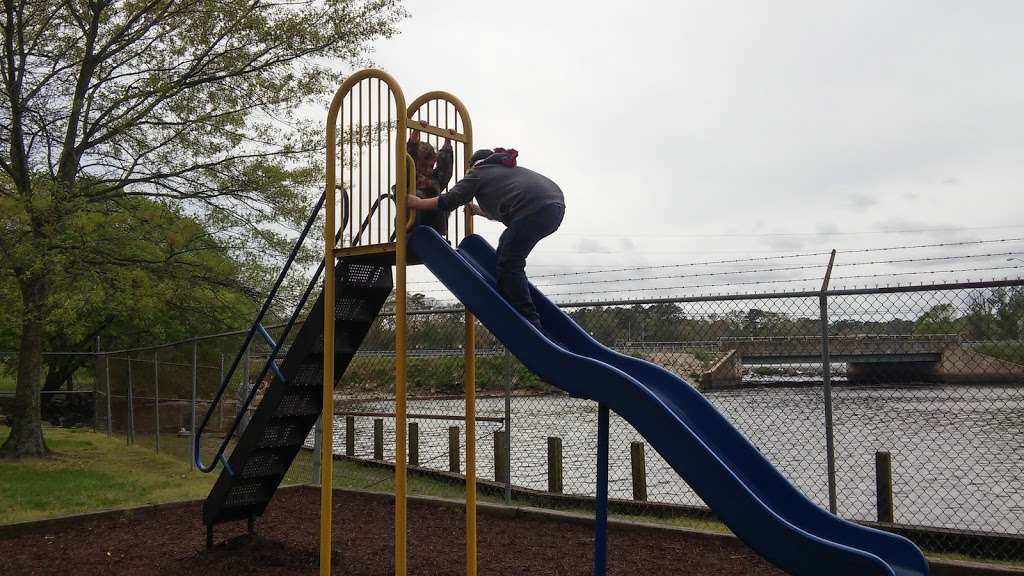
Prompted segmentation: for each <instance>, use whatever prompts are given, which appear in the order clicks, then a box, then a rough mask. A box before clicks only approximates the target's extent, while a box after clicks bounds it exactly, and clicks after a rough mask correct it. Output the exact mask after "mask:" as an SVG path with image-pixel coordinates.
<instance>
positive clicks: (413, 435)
mask: <svg viewBox="0 0 1024 576" xmlns="http://www.w3.org/2000/svg"><path fill="white" fill-rule="evenodd" d="M419 465H420V423H419V422H409V466H419Z"/></svg>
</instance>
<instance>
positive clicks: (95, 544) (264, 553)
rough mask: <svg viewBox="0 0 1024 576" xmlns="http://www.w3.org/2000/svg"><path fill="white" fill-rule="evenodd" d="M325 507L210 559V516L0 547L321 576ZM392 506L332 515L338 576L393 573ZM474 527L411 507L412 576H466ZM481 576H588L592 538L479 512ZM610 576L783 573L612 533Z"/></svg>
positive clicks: (4, 560)
mask: <svg viewBox="0 0 1024 576" xmlns="http://www.w3.org/2000/svg"><path fill="white" fill-rule="evenodd" d="M318 506H319V500H318V496H317V493H316V492H315V491H313V490H309V489H301V490H290V491H286V492H283V493H281V494H279V495H278V497H277V498H275V500H274V503H273V504H272V505H271V507H270V509H269V510H268V513H267V514H266V515H265V516H264V517H263V518H262V519H261V520H260V521H259V522H258V523H257V530H258V532H259V535H258V536H256V537H255V538H249V537H247V536H245V535H244V532H245V523H244V522H240V523H234V524H227V525H223V526H220V527H218V529H217V533H216V534H217V545H216V546H215V548H214V549H213V550H212V551H206V550H205V549H204V528H203V526H202V524H201V523H200V521H199V518H200V504H198V503H195V504H188V505H184V506H181V507H175V508H172V509H169V510H161V511H159V512H158V513H156V514H154V515H151V516H148V517H144V518H136V519H132V520H127V521H125V520H112V519H108V520H101V521H97V522H95V523H86V524H85V525H83V526H76V527H74V528H71V529H54V530H53V531H52V533H48V534H26V535H22V536H18V537H15V538H13V539H7V540H0V567H2V569H0V573H3V574H4V575H5V576H21V575H30V574H32V575H35V574H39V575H43V574H45V575H57V574H69V575H74V576H88V575H94V574H95V575H100V574H102V575H133V576H134V575H141V574H157V575H168V576H170V575H182V576H198V575H202V574H208V575H213V576H233V575H242V574H246V575H249V574H260V575H264V574H267V575H269V574H273V575H282V576H283V575H288V576H292V575H300V574H301V575H306V576H309V575H313V574H316V571H317V532H316V530H317V518H318V513H317V511H318ZM392 513H393V512H392V506H391V503H390V501H385V500H382V499H381V498H379V497H374V496H369V495H355V494H347V493H338V494H337V495H336V496H335V510H334V522H335V528H334V534H335V540H334V556H335V558H334V560H335V562H334V574H346V575H374V576H377V575H382V574H390V573H392V562H391V558H392V548H391V542H392V535H393V531H392V523H391V522H392ZM463 522H464V520H463V515H462V511H461V510H460V509H457V508H454V507H450V506H438V505H433V504H427V503H421V502H410V504H409V524H410V535H409V568H410V569H409V572H410V574H415V575H418V576H426V575H452V576H457V575H461V574H464V569H463V565H464V562H465V551H464V544H463V536H464V534H465V532H464V523H463ZM478 535H479V538H478V541H479V554H478V557H479V567H480V569H479V573H480V574H481V575H502V576H504V575H513V574H516V575H518V574H524V575H527V574H528V575H559V576H562V575H584V574H590V573H591V571H592V568H593V565H592V563H593V557H592V550H593V534H592V530H591V528H590V527H588V526H586V525H583V524H579V523H572V522H564V521H551V520H546V519H538V518H530V517H523V516H515V517H510V516H508V515H506V514H499V513H494V512H490V511H487V510H483V509H482V510H480V512H479V517H478ZM608 572H609V574H614V575H626V574H659V575H660V574H666V575H668V574H702V575H736V576H740V575H743V576H759V575H777V574H782V572H780V571H778V570H777V569H775V568H773V567H771V566H769V565H768V564H767V563H766V562H765V561H763V560H761V559H760V558H758V557H757V556H756V555H755V554H754V553H753V552H752V551H750V549H748V548H746V547H745V546H743V545H742V544H740V543H738V542H717V541H715V542H711V541H706V540H695V539H691V538H688V537H686V536H685V535H681V534H679V533H676V532H669V531H665V530H657V529H651V530H647V529H640V530H637V529H621V528H619V529H616V528H615V527H612V528H611V529H610V532H609V570H608Z"/></svg>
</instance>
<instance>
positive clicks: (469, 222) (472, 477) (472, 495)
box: [395, 91, 477, 576]
mask: <svg viewBox="0 0 1024 576" xmlns="http://www.w3.org/2000/svg"><path fill="white" fill-rule="evenodd" d="M431 100H443V101H446V102H449V103H451V104H452V106H454V107H455V111H456V113H457V114H458V115H459V117H460V118H462V127H463V129H462V133H461V134H449V133H448V132H446V131H444V130H441V129H439V128H431V127H428V126H425V125H424V123H421V122H420V121H417V120H409V124H408V126H412V127H414V128H416V129H420V130H421V131H423V132H427V133H430V134H434V135H436V136H442V137H446V138H452V139H453V140H456V141H458V142H462V143H464V144H465V150H464V154H463V160H464V164H463V170H464V171H469V168H470V167H471V164H470V157H471V156H472V154H473V123H472V121H470V118H469V111H467V110H466V106H465V105H464V104H463V103H462V101H461V100H459V99H458V98H456V97H455V96H453V95H452V94H449V93H448V92H442V91H433V92H427V93H426V94H423V95H422V96H420V97H419V98H416V99H415V100H413V102H412V103H411V104H410V105H409V107H408V109H407V111H406V118H411V117H412V116H413V115H414V114H416V112H417V111H418V110H419V109H420V107H421V106H423V104H426V103H427V102H429V101H431ZM428 110H429V108H428ZM464 212H465V216H466V234H467V235H469V234H472V233H473V215H472V214H470V213H469V211H468V210H466V211H464ZM399 229H401V228H399ZM450 239H451V238H450ZM451 240H453V241H457V240H458V239H457V238H454V239H451ZM395 324H396V330H397V325H398V322H397V321H396V323H395ZM396 339H397V333H396ZM462 349H463V360H464V362H463V364H464V365H465V367H464V371H463V381H464V382H465V388H464V390H465V392H464V393H465V396H466V575H467V576H476V568H477V566H476V324H475V320H474V318H473V315H472V314H470V313H469V312H468V311H467V312H466V327H465V343H464V344H463V347H462ZM396 360H397V357H396ZM403 360H404V356H403Z"/></svg>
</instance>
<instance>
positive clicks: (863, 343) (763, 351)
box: [718, 334, 961, 364]
mask: <svg viewBox="0 0 1024 576" xmlns="http://www.w3.org/2000/svg"><path fill="white" fill-rule="evenodd" d="M718 342H719V348H720V349H721V350H723V351H729V350H735V351H736V353H737V354H739V355H740V357H742V358H743V363H744V364H803V363H820V362H821V337H820V336H775V337H768V338H722V339H720V340H719V341H718ZM960 345H961V340H960V336H959V335H956V334H952V335H950V334H938V335H926V336H913V335H908V336H904V335H885V334H883V335H863V336H830V337H829V339H828V347H829V355H830V357H831V358H832V362H847V363H849V362H857V363H866V362H872V363H877V362H886V363H890V362H938V361H940V360H941V359H942V353H943V351H944V350H946V348H948V347H950V346H960Z"/></svg>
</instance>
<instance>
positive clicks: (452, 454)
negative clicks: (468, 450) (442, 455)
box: [448, 426, 462, 474]
mask: <svg viewBox="0 0 1024 576" xmlns="http://www.w3.org/2000/svg"><path fill="white" fill-rule="evenodd" d="M459 432H460V431H459V427H458V426H449V427H448V471H449V472H452V473H453V474H460V473H461V472H462V465H461V464H460V463H459Z"/></svg>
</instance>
